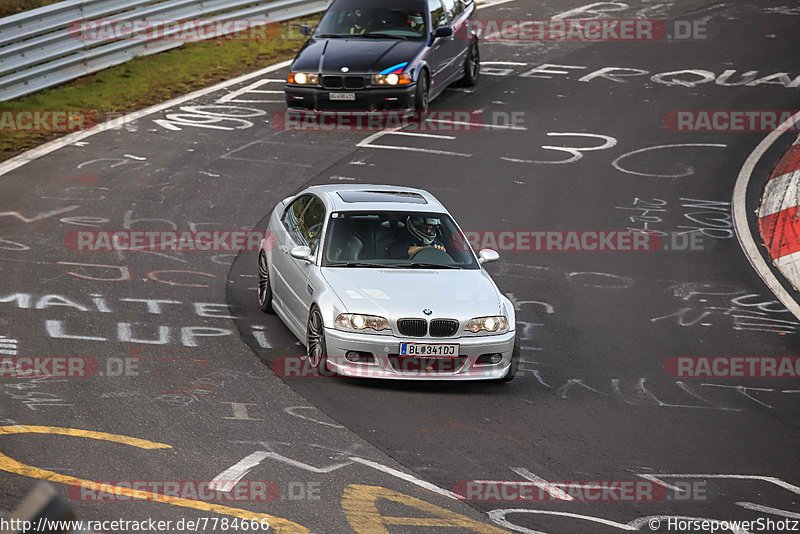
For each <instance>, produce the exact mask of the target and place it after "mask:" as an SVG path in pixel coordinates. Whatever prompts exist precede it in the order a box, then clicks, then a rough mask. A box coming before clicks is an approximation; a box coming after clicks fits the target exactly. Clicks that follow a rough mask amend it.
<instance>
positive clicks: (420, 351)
mask: <svg viewBox="0 0 800 534" xmlns="http://www.w3.org/2000/svg"><path fill="white" fill-rule="evenodd" d="M400 356H433V357H439V356H444V357H453V356H458V344H453V345H445V344H440V343H400Z"/></svg>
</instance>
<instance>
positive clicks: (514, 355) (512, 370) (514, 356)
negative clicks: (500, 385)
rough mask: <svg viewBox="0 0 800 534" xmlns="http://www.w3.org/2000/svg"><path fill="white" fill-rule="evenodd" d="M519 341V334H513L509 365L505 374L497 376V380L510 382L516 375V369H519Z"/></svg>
mask: <svg viewBox="0 0 800 534" xmlns="http://www.w3.org/2000/svg"><path fill="white" fill-rule="evenodd" d="M520 352H521V349H520V342H519V335H517V336H514V350H513V351H511V367H509V368H508V372H507V373H506V376H504V377H503V378H498V379H497V381H498V382H511V381H512V380H514V377H515V376H517V369H519V356H520Z"/></svg>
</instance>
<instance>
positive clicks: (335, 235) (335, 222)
mask: <svg viewBox="0 0 800 534" xmlns="http://www.w3.org/2000/svg"><path fill="white" fill-rule="evenodd" d="M323 267H381V268H398V269H415V268H435V269H479V268H480V266H479V265H478V262H477V261H476V260H475V255H474V254H473V252H472V249H471V248H470V246H469V243H468V242H467V240H466V238H465V237H464V234H463V233H462V232H461V231H460V230H459V229H458V227H457V226H456V224H455V223H454V222H453V220H452V219H451V218H450V217H449V216H448V215H447V214H445V213H427V212H402V211H376V212H350V211H347V212H338V213H332V214H331V218H330V221H329V222H328V230H327V236H326V239H325V253H324V255H323Z"/></svg>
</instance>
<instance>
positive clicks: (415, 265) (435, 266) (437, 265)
mask: <svg viewBox="0 0 800 534" xmlns="http://www.w3.org/2000/svg"><path fill="white" fill-rule="evenodd" d="M404 267H410V268H411V269H420V268H421V269H431V268H432V269H460V268H461V267H456V266H455V265H442V264H440V263H420V262H414V263H410V264H408V265H404Z"/></svg>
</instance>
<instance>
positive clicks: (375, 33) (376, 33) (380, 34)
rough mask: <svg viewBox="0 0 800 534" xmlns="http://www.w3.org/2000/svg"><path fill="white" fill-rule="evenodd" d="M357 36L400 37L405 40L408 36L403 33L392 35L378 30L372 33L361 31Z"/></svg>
mask: <svg viewBox="0 0 800 534" xmlns="http://www.w3.org/2000/svg"><path fill="white" fill-rule="evenodd" d="M359 37H375V38H376V39H402V40H406V39H408V37H406V36H404V35H394V34H391V33H380V32H373V33H362V34H361V35H359Z"/></svg>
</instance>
